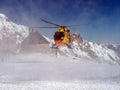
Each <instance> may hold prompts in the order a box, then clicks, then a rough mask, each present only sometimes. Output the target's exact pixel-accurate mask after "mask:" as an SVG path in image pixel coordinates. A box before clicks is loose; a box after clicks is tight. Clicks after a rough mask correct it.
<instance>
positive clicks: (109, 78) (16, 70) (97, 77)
mask: <svg viewBox="0 0 120 90" xmlns="http://www.w3.org/2000/svg"><path fill="white" fill-rule="evenodd" d="M0 90H120V66H119V65H116V64H108V63H99V62H93V60H92V61H89V60H86V59H73V58H71V57H63V56H58V57H56V56H55V55H53V54H47V55H45V54H40V53H21V54H15V55H14V54H7V57H4V58H3V59H2V60H1V61H0Z"/></svg>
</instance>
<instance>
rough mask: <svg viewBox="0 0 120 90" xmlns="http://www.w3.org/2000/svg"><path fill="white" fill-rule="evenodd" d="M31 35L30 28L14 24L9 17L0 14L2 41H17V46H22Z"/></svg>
mask: <svg viewBox="0 0 120 90" xmlns="http://www.w3.org/2000/svg"><path fill="white" fill-rule="evenodd" d="M28 35H29V28H28V27H26V26H23V25H17V24H15V23H13V22H12V21H11V20H10V19H9V18H8V17H6V16H5V15H3V14H1V13H0V39H1V40H3V37H4V38H10V39H16V44H20V43H21V42H22V41H23V40H24V39H25V38H26V37H27V36H28Z"/></svg>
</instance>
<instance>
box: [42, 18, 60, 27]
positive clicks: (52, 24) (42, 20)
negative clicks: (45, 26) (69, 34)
mask: <svg viewBox="0 0 120 90" xmlns="http://www.w3.org/2000/svg"><path fill="white" fill-rule="evenodd" d="M41 21H43V22H46V23H49V24H52V25H55V26H58V27H61V25H58V24H55V23H52V22H49V21H46V20H44V19H41Z"/></svg>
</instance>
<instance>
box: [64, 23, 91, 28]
mask: <svg viewBox="0 0 120 90" xmlns="http://www.w3.org/2000/svg"><path fill="white" fill-rule="evenodd" d="M89 24H90V23H85V24H78V25H67V26H66V27H74V26H75V27H76V26H83V25H89Z"/></svg>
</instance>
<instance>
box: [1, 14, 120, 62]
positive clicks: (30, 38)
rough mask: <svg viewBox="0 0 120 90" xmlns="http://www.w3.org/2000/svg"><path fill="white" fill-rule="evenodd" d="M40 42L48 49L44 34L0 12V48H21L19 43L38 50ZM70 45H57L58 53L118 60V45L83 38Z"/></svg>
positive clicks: (77, 56)
mask: <svg viewBox="0 0 120 90" xmlns="http://www.w3.org/2000/svg"><path fill="white" fill-rule="evenodd" d="M29 44H31V45H29ZM41 44H43V45H42V49H46V50H47V51H48V50H50V47H49V49H48V46H46V47H47V48H46V47H45V44H47V45H48V44H49V43H48V40H46V37H45V36H44V35H41V34H38V32H37V31H35V30H30V28H29V27H27V26H23V25H17V24H15V23H13V22H12V21H11V20H10V19H9V18H8V17H6V16H5V15H3V14H0V50H2V49H3V48H6V47H7V49H8V48H11V47H12V50H13V51H14V49H13V47H16V46H17V47H16V48H19V49H21V48H20V45H23V46H25V45H26V46H25V47H24V49H26V48H27V49H26V50H28V49H31V48H32V50H33V49H34V48H36V49H35V50H39V49H40V48H41ZM5 46H6V47H5ZM23 46H22V47H23ZM71 46H72V49H69V48H67V47H59V51H60V54H61V55H66V56H70V57H75V58H85V59H96V60H98V59H99V61H103V60H106V61H110V62H115V63H116V62H119V61H120V45H112V44H101V43H95V42H89V41H86V40H83V42H82V43H79V44H78V43H77V42H75V41H74V42H72V44H71ZM43 47H44V48H43ZM35 50H34V51H35ZM39 51H40V50H39ZM42 51H43V50H42ZM62 53H63V54H62Z"/></svg>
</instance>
